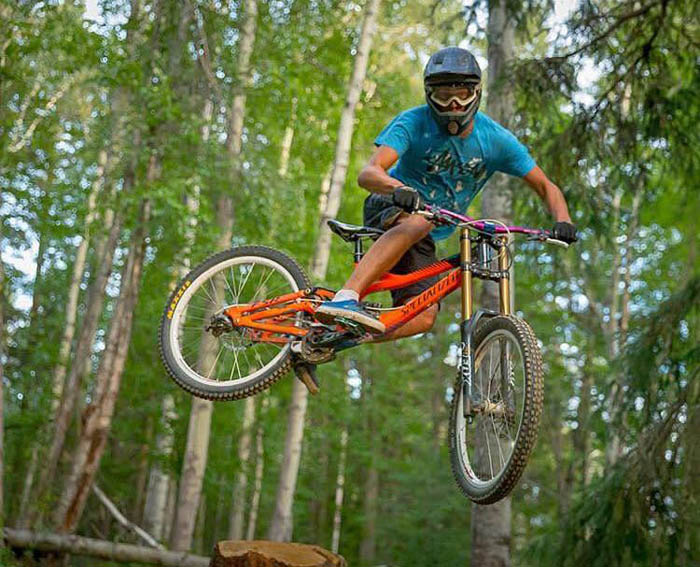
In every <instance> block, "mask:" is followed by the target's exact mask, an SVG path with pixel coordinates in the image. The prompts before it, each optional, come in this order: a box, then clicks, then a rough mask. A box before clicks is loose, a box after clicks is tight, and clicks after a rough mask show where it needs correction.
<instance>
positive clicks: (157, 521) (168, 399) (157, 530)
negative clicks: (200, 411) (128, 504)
mask: <svg viewBox="0 0 700 567" xmlns="http://www.w3.org/2000/svg"><path fill="white" fill-rule="evenodd" d="M176 418H177V415H176V414H175V400H174V399H173V397H172V395H170V394H168V395H166V396H164V397H163V403H162V410H161V431H160V433H159V434H158V436H157V437H156V451H155V456H156V459H157V460H156V462H155V463H154V464H153V466H152V467H151V472H150V475H149V477H148V489H147V491H146V505H145V507H144V510H143V527H144V529H145V530H146V531H147V532H148V533H150V534H151V535H152V536H153V537H154V538H156V539H157V540H158V541H163V532H164V529H165V512H166V508H167V506H168V494H169V492H170V483H171V481H172V479H171V478H170V474H168V472H167V471H165V470H163V466H162V464H161V462H160V461H163V460H167V459H168V458H169V457H170V455H171V453H172V451H173V443H174V440H173V422H174V421H175V419H176Z"/></svg>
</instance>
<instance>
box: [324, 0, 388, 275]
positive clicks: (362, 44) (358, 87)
mask: <svg viewBox="0 0 700 567" xmlns="http://www.w3.org/2000/svg"><path fill="white" fill-rule="evenodd" d="M379 4H380V0H368V2H367V5H366V7H365V16H364V20H363V22H362V31H361V33H360V41H359V43H358V45H357V55H356V56H355V63H354V66H353V69H352V76H351V77H350V83H349V84H348V93H347V96H346V98H345V106H343V112H342V114H341V115H340V125H339V126H338V137H337V139H336V143H335V161H334V163H333V173H332V174H331V183H330V188H329V191H328V202H327V204H326V207H325V209H324V211H323V214H322V215H321V220H320V222H319V233H318V239H317V240H316V248H315V250H314V261H313V267H312V270H311V271H312V272H313V273H314V274H323V275H322V276H321V277H325V274H326V271H327V269H328V258H329V256H330V249H331V230H330V228H328V224H327V222H328V221H329V220H330V219H334V218H335V216H336V215H337V214H338V209H339V208H340V197H341V194H342V191H343V187H344V186H345V177H346V174H347V171H348V163H349V161H350V145H351V142H352V133H353V129H354V120H355V107H356V106H357V102H358V101H359V100H360V95H361V94H362V85H363V83H364V80H365V74H366V72H367V62H368V61H369V53H370V49H371V47H372V39H373V36H374V32H375V30H376V23H377V14H378V12H379Z"/></svg>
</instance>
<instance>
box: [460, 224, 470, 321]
mask: <svg viewBox="0 0 700 567" xmlns="http://www.w3.org/2000/svg"><path fill="white" fill-rule="evenodd" d="M459 261H460V268H461V270H462V321H468V320H469V319H471V316H472V309H473V305H472V273H471V269H470V268H471V263H472V248H471V243H470V241H469V230H468V229H467V228H462V229H460V234H459Z"/></svg>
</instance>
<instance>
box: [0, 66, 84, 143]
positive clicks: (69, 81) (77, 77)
mask: <svg viewBox="0 0 700 567" xmlns="http://www.w3.org/2000/svg"><path fill="white" fill-rule="evenodd" d="M91 75H94V71H87V70H83V71H79V72H77V73H75V74H74V75H70V76H69V77H68V78H66V79H65V80H64V81H63V83H62V84H61V86H60V87H59V88H58V90H57V91H56V92H55V93H54V94H53V96H51V98H50V99H49V101H48V102H47V103H46V106H45V107H44V109H43V112H44V114H43V115H39V116H37V117H36V118H35V119H34V120H33V121H32V123H31V124H30V125H29V128H27V129H26V131H25V132H24V134H22V135H21V136H20V137H19V140H17V141H16V142H15V143H14V144H11V145H10V146H9V147H8V148H7V149H8V151H9V152H11V153H15V152H18V151H19V150H20V149H22V148H23V147H24V145H25V144H26V143H27V142H28V141H29V140H30V139H31V137H32V135H33V134H34V130H36V127H37V126H38V125H39V122H41V119H42V118H44V117H45V116H46V115H48V113H49V112H51V110H53V108H54V107H55V106H56V104H57V103H58V101H59V100H61V99H62V98H63V96H64V95H65V94H66V92H68V89H70V87H71V86H73V84H74V83H77V82H79V81H82V80H85V79H86V78H88V77H90V76H91ZM32 92H34V91H32ZM23 119H24V117H23V116H20V120H19V121H18V126H19V127H20V128H21V126H22V121H23Z"/></svg>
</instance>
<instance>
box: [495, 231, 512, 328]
mask: <svg viewBox="0 0 700 567" xmlns="http://www.w3.org/2000/svg"><path fill="white" fill-rule="evenodd" d="M500 243H501V246H500V248H499V249H498V269H499V270H500V271H501V279H500V280H499V281H498V289H499V299H500V308H501V313H503V314H504V315H510V275H509V273H508V237H507V236H504V237H503V238H502V239H500Z"/></svg>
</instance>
